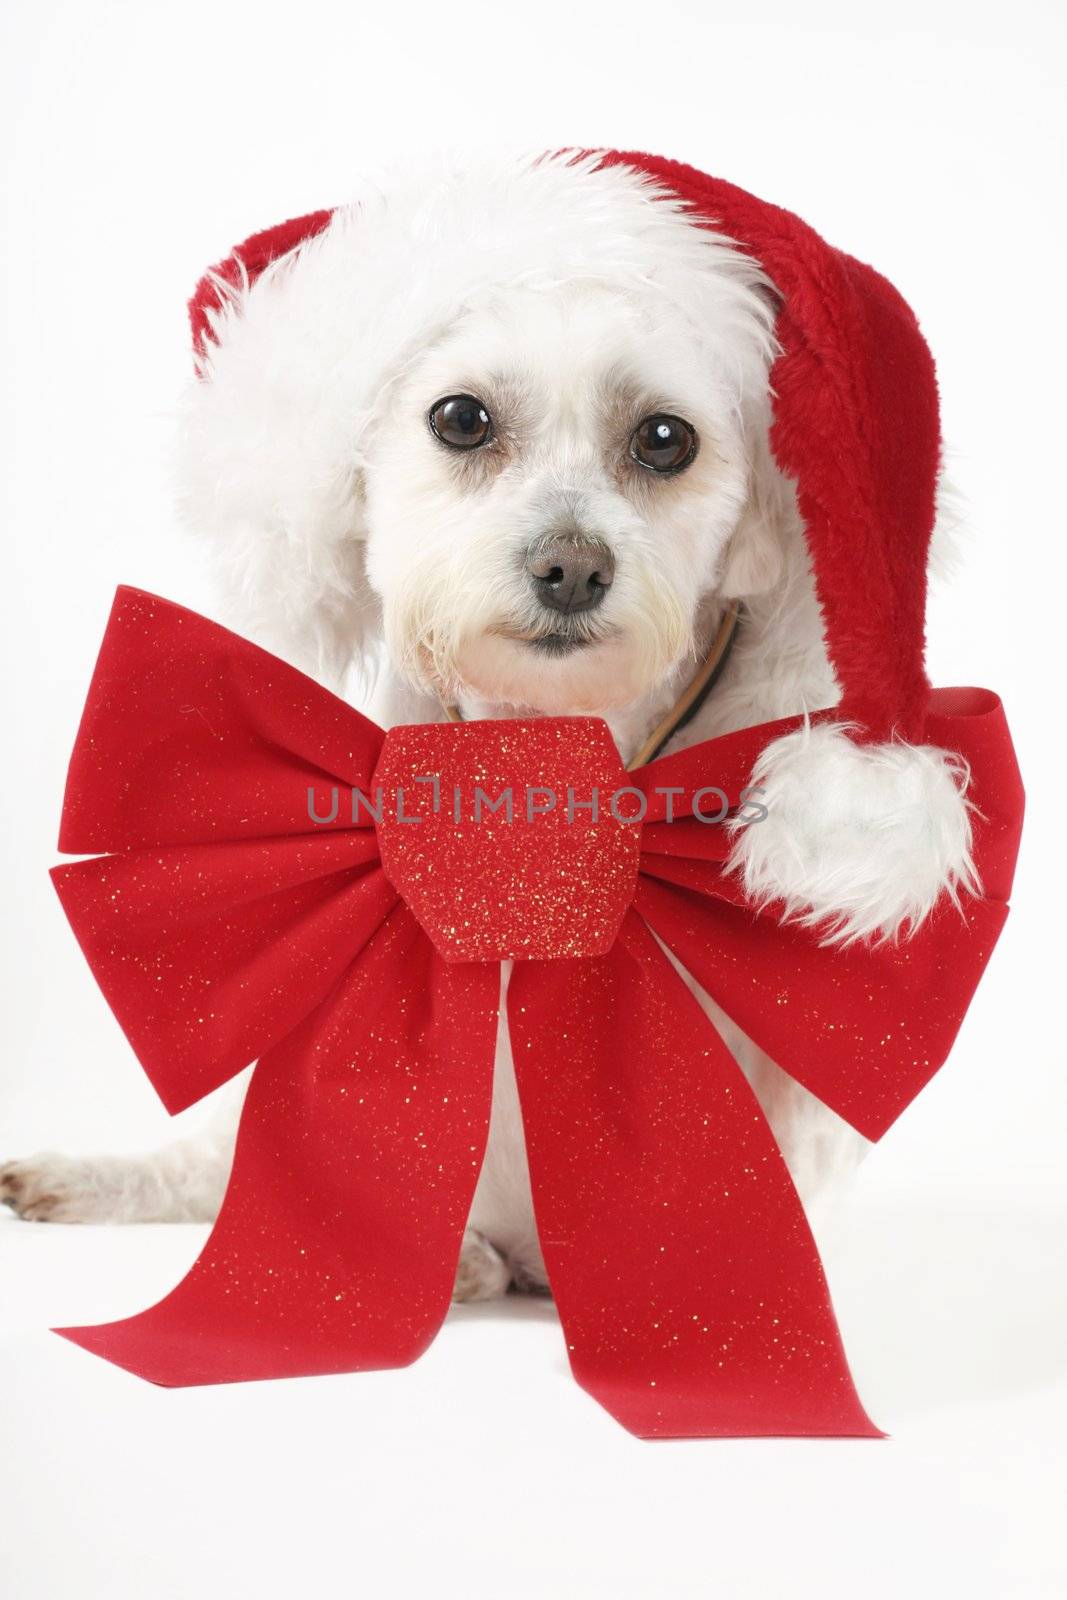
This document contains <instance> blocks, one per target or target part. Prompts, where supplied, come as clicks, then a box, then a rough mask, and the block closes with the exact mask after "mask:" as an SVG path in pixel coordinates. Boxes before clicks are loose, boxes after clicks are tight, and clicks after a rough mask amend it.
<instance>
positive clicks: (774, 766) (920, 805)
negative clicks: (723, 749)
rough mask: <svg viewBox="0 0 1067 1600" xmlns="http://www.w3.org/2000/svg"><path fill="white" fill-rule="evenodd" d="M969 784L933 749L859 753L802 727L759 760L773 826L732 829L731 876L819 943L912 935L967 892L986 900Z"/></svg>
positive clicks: (762, 821) (957, 763) (766, 819)
mask: <svg viewBox="0 0 1067 1600" xmlns="http://www.w3.org/2000/svg"><path fill="white" fill-rule="evenodd" d="M969 779H970V772H969V770H968V767H967V763H966V762H965V761H964V760H963V758H962V757H961V756H958V755H953V754H951V753H950V752H948V751H946V750H938V749H936V748H934V747H933V746H931V745H908V744H902V743H893V744H877V745H861V744H856V743H855V742H854V741H853V740H852V739H851V738H850V737H849V734H848V731H847V729H846V727H845V726H844V725H842V724H840V723H823V724H821V725H819V726H811V725H810V724H809V725H806V726H804V727H802V728H799V729H798V730H797V731H796V732H795V733H790V734H786V735H785V736H784V737H783V738H781V739H776V740H775V741H774V742H773V743H772V744H769V745H768V746H767V748H766V750H764V752H763V754H762V755H761V756H760V758H759V760H758V761H757V763H756V765H755V768H754V769H753V773H752V780H751V781H752V784H753V785H758V786H759V791H760V792H759V794H758V795H757V796H755V800H758V802H759V804H760V805H761V806H763V807H765V808H766V816H761V817H759V818H758V819H757V820H755V821H746V820H745V819H744V814H743V815H742V817H741V818H740V819H738V820H736V821H734V822H732V823H731V824H730V827H731V829H732V830H733V832H734V833H735V840H734V845H733V849H732V852H731V855H730V859H729V862H728V870H730V871H736V872H738V873H740V875H741V878H742V880H743V882H744V886H745V891H746V894H747V895H748V897H749V899H751V900H752V901H753V903H754V904H756V905H759V906H765V905H767V904H769V903H771V902H772V901H782V902H783V904H784V915H783V920H784V921H793V922H800V923H803V924H805V925H806V926H810V927H818V928H819V930H820V934H821V942H822V943H823V944H849V943H852V942H853V941H855V940H858V939H874V940H877V941H883V940H885V939H892V938H895V937H897V936H898V935H901V934H903V935H905V936H906V935H910V934H912V933H914V932H915V930H916V929H917V928H918V927H920V926H921V924H922V923H923V922H924V921H925V920H926V918H927V917H928V916H929V915H930V912H931V911H932V910H933V909H934V907H935V906H936V905H937V903H938V901H939V900H940V898H941V896H942V895H945V896H947V898H948V899H949V900H950V901H951V902H952V904H953V905H954V906H956V908H957V909H959V905H960V894H961V892H962V893H967V894H979V893H980V892H981V886H980V884H979V882H978V877H977V874H976V872H975V868H974V862H973V860H972V859H971V819H970V812H971V809H972V808H971V806H970V803H969V802H968V800H967V785H968V782H969ZM746 811H747V812H749V814H750V813H751V807H748V808H746Z"/></svg>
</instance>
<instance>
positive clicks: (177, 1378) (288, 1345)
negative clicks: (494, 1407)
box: [55, 905, 499, 1387]
mask: <svg viewBox="0 0 1067 1600" xmlns="http://www.w3.org/2000/svg"><path fill="white" fill-rule="evenodd" d="M498 1010H499V969H498V967H497V966H496V965H495V964H490V963H465V964H462V965H459V964H457V965H449V964H447V963H445V962H444V961H443V960H442V959H441V958H440V956H438V955H437V954H436V953H435V951H434V950H433V947H432V946H431V944H430V942H429V940H428V939H427V938H426V937H425V935H424V934H423V933H422V931H421V929H420V928H419V927H418V925H417V924H416V923H415V921H414V919H413V918H412V916H411V914H410V912H408V911H407V910H406V908H405V907H403V906H402V905H398V906H397V907H396V909H395V910H394V911H393V912H391V913H390V915H389V916H388V917H387V919H386V920H385V922H384V923H383V924H382V926H381V928H380V929H379V930H378V932H377V933H376V934H375V935H374V936H373V938H372V939H371V941H370V943H369V944H368V945H367V947H366V949H365V950H364V952H363V954H362V955H361V957H360V959H359V961H358V962H357V963H355V964H354V965H353V966H352V968H351V969H350V971H349V972H348V974H347V975H346V977H345V978H344V979H343V980H342V982H341V983H340V985H339V986H338V988H337V989H336V990H335V991H334V993H333V995H332V996H331V997H329V998H328V999H327V1000H326V1001H324V1002H323V1003H322V1004H321V1005H320V1006H319V1007H318V1009H317V1010H316V1011H315V1012H313V1013H312V1015H311V1016H310V1017H309V1018H308V1020H307V1021H306V1022H305V1023H304V1024H302V1025H301V1027H300V1028H298V1029H297V1030H296V1031H295V1032H294V1033H293V1034H292V1035H291V1036H290V1038H289V1039H287V1040H285V1041H284V1042H283V1043H282V1044H280V1045H277V1046H276V1047H275V1048H274V1049H272V1050H271V1051H270V1052H269V1053H268V1054H267V1055H266V1056H264V1057H263V1059H262V1060H261V1061H260V1062H259V1065H258V1066H257V1067H256V1069H255V1071H254V1073H253V1075H252V1080H251V1083H250V1086H249V1090H248V1096H247V1099H246V1103H245V1107H244V1112H243V1115H242V1118H241V1125H240V1129H239V1132H238V1138H237V1147H236V1152H235V1157H234V1166H233V1172H232V1175H231V1178H230V1184H229V1188H228V1190H227V1193H226V1198H225V1200H224V1202H223V1206H222V1210H221V1212H220V1215H219V1218H218V1221H217V1222H216V1224H215V1227H214V1229H213V1231H212V1233H211V1235H210V1237H209V1239H208V1241H207V1244H206V1245H205V1247H204V1250H203V1252H202V1253H201V1255H200V1256H199V1258H198V1260H197V1261H196V1262H195V1263H194V1265H193V1267H192V1268H191V1270H190V1271H189V1273H188V1275H187V1276H186V1277H185V1278H184V1279H183V1280H182V1282H181V1283H179V1284H178V1286H177V1287H176V1288H175V1289H174V1290H172V1291H171V1293H170V1294H168V1295H167V1296H166V1297H165V1298H164V1299H163V1300H161V1301H160V1302H159V1303H158V1304H157V1305H155V1306H153V1307H151V1309H149V1310H147V1311H144V1312H142V1313H140V1314H139V1315H137V1316H132V1317H127V1318H125V1319H124V1320H122V1321H119V1322H110V1323H105V1324H103V1325H100V1326H96V1327H72V1328H57V1329H56V1330H55V1331H56V1332H57V1333H60V1334H62V1335H63V1337H64V1338H67V1339H70V1340H72V1341H73V1342H74V1343H75V1344H79V1345H81V1346H82V1347H83V1348H84V1349H87V1350H90V1351H92V1352H93V1353H94V1354H96V1355H100V1356H103V1357H105V1358H106V1359H107V1360H108V1361H112V1362H114V1363H115V1364H116V1365H118V1366H120V1367H125V1368H126V1369H127V1370H128V1371H130V1372H134V1373H136V1374H138V1375H139V1376H141V1377H144V1378H147V1379H149V1380H150V1381H152V1382H153V1383H158V1384H162V1385H165V1386H167V1387H177V1386H182V1385H186V1384H209V1383H227V1382H239V1381H242V1380H246V1379H255V1378H278V1377H295V1376H306V1375H311V1374H318V1373H332V1372H355V1371H360V1370H368V1369H378V1368H387V1367H397V1366H405V1365H407V1364H408V1363H410V1362H412V1361H414V1360H415V1359H416V1358H417V1357H418V1356H419V1355H421V1354H422V1352H423V1351H424V1350H425V1349H426V1347H427V1346H428V1345H429V1343H430V1342H431V1340H432V1339H433V1337H434V1335H435V1334H436V1332H437V1330H438V1328H439V1327H440V1325H441V1323H442V1321H443V1320H444V1317H445V1315H446V1313H447V1310H448V1306H449V1301H450V1297H451V1291H452V1285H453V1281H454V1276H455V1270H456V1265H457V1262H458V1258H459V1251H460V1246H461V1243H462V1237H463V1230H464V1227H465V1225H466V1221H467V1217H468V1214H469V1211H470V1204H471V1199H472V1197H473V1193H474V1186H475V1183H476V1180H477V1176H478V1172H479V1169H480V1167H481V1163H482V1157H483V1155H484V1150H485V1141H486V1135H487V1130H488V1121H489V1106H490V1098H491V1093H492V1070H493V1056H494V1045H495V1039H496V1029H497V1016H498Z"/></svg>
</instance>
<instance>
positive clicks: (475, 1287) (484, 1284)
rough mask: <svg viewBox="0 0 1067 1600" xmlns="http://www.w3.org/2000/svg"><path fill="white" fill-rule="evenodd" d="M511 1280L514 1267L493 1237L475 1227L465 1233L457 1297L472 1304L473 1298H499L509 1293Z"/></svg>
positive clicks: (456, 1299)
mask: <svg viewBox="0 0 1067 1600" xmlns="http://www.w3.org/2000/svg"><path fill="white" fill-rule="evenodd" d="M510 1282H511V1268H510V1267H509V1266H508V1264H507V1262H506V1261H505V1260H504V1257H503V1256H502V1255H501V1254H500V1252H499V1251H498V1250H494V1248H493V1246H492V1245H491V1244H490V1243H489V1240H488V1239H487V1238H485V1236H484V1235H483V1234H480V1233H478V1232H477V1231H476V1230H475V1229H474V1228H468V1229H467V1231H466V1233H465V1234H464V1235H463V1248H462V1250H461V1251H460V1253H459V1267H458V1268H457V1270H456V1283H455V1287H454V1288H453V1290H452V1298H453V1300H455V1301H457V1302H459V1303H462V1304H469V1303H470V1302H471V1301H473V1300H495V1299H497V1297H498V1296H499V1295H502V1294H504V1293H506V1291H507V1287H508V1284H509V1283H510Z"/></svg>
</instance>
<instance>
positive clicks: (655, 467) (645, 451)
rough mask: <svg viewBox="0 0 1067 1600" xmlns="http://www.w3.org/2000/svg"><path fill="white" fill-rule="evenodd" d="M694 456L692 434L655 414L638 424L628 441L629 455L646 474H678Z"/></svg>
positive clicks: (684, 425)
mask: <svg viewBox="0 0 1067 1600" xmlns="http://www.w3.org/2000/svg"><path fill="white" fill-rule="evenodd" d="M696 453H697V436H696V430H695V429H693V428H691V427H690V426H689V424H688V422H683V421H682V419H681V417H669V416H667V415H665V414H664V413H662V412H659V411H657V412H655V413H654V414H653V415H652V416H651V417H646V418H645V419H644V421H643V422H639V423H638V424H637V427H636V428H635V429H634V432H633V437H632V438H631V440H630V454H631V455H632V456H633V458H634V460H635V461H636V462H637V464H638V466H640V467H647V468H648V470H649V471H650V472H681V470H682V468H683V467H687V466H688V465H689V463H690V462H691V461H692V459H693V457H694V456H695V455H696Z"/></svg>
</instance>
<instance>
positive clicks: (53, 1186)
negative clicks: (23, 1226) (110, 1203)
mask: <svg viewBox="0 0 1067 1600" xmlns="http://www.w3.org/2000/svg"><path fill="white" fill-rule="evenodd" d="M0 1203H2V1204H3V1205H5V1206H10V1207H11V1209H12V1211H14V1213H15V1215H16V1216H18V1217H21V1218H22V1219H23V1221H24V1222H98V1221H100V1220H102V1218H101V1186H100V1184H99V1182H98V1181H96V1179H95V1178H94V1176H93V1169H92V1164H91V1162H88V1161H78V1160H74V1159H73V1158H71V1157H70V1156H61V1155H56V1154H54V1153H52V1152H51V1151H45V1152H42V1153H41V1154H40V1155H36V1156H30V1157H28V1158H27V1159H26V1160H25V1161H7V1162H5V1163H4V1164H3V1165H2V1166H0Z"/></svg>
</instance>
